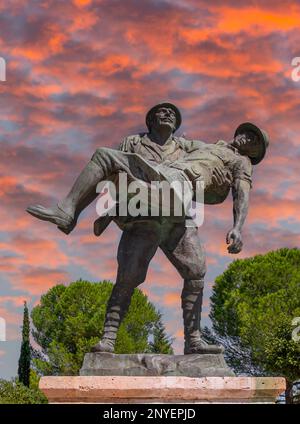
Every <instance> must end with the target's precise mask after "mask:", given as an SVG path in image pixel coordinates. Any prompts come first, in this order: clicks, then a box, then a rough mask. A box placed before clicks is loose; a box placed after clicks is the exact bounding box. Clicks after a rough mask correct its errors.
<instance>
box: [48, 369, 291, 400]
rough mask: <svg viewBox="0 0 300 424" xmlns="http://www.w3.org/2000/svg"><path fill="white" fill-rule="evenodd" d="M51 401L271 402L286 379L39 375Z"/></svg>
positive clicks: (280, 390)
mask: <svg viewBox="0 0 300 424" xmlns="http://www.w3.org/2000/svg"><path fill="white" fill-rule="evenodd" d="M40 389H41V390H42V392H43V393H44V394H45V395H46V396H47V398H48V400H49V402H50V403H98V404H119V403H123V404H137V403H145V404H155V403H162V404H167V403H180V404H182V403H183V404H184V403H188V404H198V403H274V402H275V399H276V397H277V396H278V395H279V394H280V393H282V392H283V391H284V390H285V379H284V378H281V377H278V378H273V377H272V378H271V377H202V378H192V377H176V376H167V377H166V376H163V377H142V376H136V377H127V376H78V377H42V378H41V380H40Z"/></svg>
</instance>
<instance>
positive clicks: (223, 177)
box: [212, 166, 231, 186]
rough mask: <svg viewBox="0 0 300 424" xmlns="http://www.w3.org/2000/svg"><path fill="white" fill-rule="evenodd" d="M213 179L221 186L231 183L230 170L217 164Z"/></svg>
mask: <svg viewBox="0 0 300 424" xmlns="http://www.w3.org/2000/svg"><path fill="white" fill-rule="evenodd" d="M212 181H213V182H214V183H216V184H217V185H219V186H221V185H223V184H226V183H229V184H231V178H230V174H229V173H228V171H227V170H226V169H224V168H222V167H221V166H216V167H215V168H214V169H213V175H212Z"/></svg>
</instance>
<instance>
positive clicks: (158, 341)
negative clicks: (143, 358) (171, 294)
mask: <svg viewBox="0 0 300 424" xmlns="http://www.w3.org/2000/svg"><path fill="white" fill-rule="evenodd" d="M158 315H159V319H158V321H157V322H156V323H155V325H154V330H153V341H152V342H150V351H151V353H164V354H168V355H173V353H174V352H173V349H172V343H173V340H174V339H173V338H170V337H169V336H168V335H167V333H166V330H165V327H164V325H163V323H162V316H161V314H160V313H159V314H158Z"/></svg>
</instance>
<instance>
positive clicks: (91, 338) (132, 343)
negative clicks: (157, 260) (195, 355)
mask: <svg viewBox="0 0 300 424" xmlns="http://www.w3.org/2000/svg"><path fill="white" fill-rule="evenodd" d="M112 287H113V284H112V283H110V282H108V281H103V282H99V283H90V282H88V281H82V280H79V281H76V282H73V283H71V284H70V285H69V286H64V285H57V286H55V287H53V288H51V289H50V290H49V291H48V292H47V293H46V294H45V295H43V296H42V298H41V301H40V304H39V305H38V306H36V307H35V308H34V309H33V311H32V314H31V317H32V321H33V324H34V327H35V328H34V329H33V332H32V334H33V337H34V339H35V341H36V342H37V343H38V345H39V346H40V347H41V350H36V351H35V353H34V357H35V359H34V365H35V367H36V369H37V371H38V372H39V373H41V374H42V375H76V374H78V372H79V369H80V368H81V365H82V361H83V357H84V354H85V353H86V352H89V351H90V349H91V347H92V346H93V345H94V344H95V343H97V342H98V341H99V339H100V338H101V336H102V333H103V327H104V318H105V312H106V305H107V301H108V299H109V297H110V294H111V291H112ZM158 326H162V323H161V316H160V314H159V313H158V312H157V311H156V309H155V308H154V306H153V305H152V304H151V303H150V302H149V301H148V299H147V296H146V295H144V294H143V293H142V292H141V291H140V290H138V289H135V291H134V294H133V297H132V301H131V305H130V308H129V311H128V313H127V315H126V317H125V319H124V321H123V323H122V324H121V326H120V328H119V331H118V337H117V341H116V346H115V352H116V353H137V352H140V353H142V352H152V350H153V345H152V344H151V338H152V339H153V338H154V337H155V331H157V330H156V329H157V327H158ZM166 344H167V343H166ZM166 344H164V347H163V348H164V349H166ZM156 346H157V342H156ZM169 348H170V349H171V345H170V346H169Z"/></svg>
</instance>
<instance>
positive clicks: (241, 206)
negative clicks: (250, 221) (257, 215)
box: [226, 179, 251, 253]
mask: <svg viewBox="0 0 300 424" xmlns="http://www.w3.org/2000/svg"><path fill="white" fill-rule="evenodd" d="M250 188H251V185H250V183H249V182H248V181H245V180H241V179H237V180H235V181H234V184H233V187H232V197H233V228H232V230H230V231H229V232H228V234H227V236H226V243H227V244H229V246H228V248H227V250H228V252H229V253H239V252H240V251H241V250H242V248H243V242H242V234H241V232H242V228H243V225H244V223H245V220H246V217H247V213H248V207H249V193H250Z"/></svg>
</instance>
